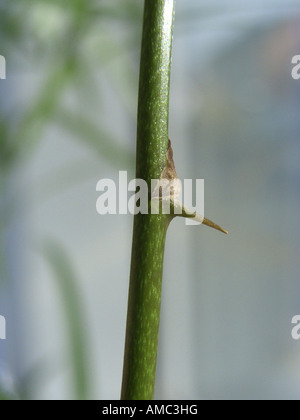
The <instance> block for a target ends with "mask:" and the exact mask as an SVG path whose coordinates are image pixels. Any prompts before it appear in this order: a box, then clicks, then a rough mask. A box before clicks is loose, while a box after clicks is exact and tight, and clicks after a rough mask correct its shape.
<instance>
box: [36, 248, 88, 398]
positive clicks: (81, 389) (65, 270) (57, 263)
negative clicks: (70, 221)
mask: <svg viewBox="0 0 300 420" xmlns="http://www.w3.org/2000/svg"><path fill="white" fill-rule="evenodd" d="M44 254H45V256H46V258H47V260H48V261H49V263H50V264H51V266H52V268H53V271H54V273H55V278H56V280H57V284H58V286H59V291H60V296H61V297H62V300H63V307H64V314H65V317H66V322H67V324H68V328H67V329H66V331H67V332H68V334H67V339H68V342H69V351H68V354H69V355H70V359H71V364H70V366H71V369H72V376H73V378H72V379H73V380H72V383H73V389H74V398H75V399H76V400H86V399H88V398H89V383H90V381H89V375H88V356H87V354H86V348H87V343H86V339H85V329H86V322H85V321H84V320H85V317H84V314H83V305H82V298H81V295H80V293H79V290H77V287H76V282H75V275H74V273H73V270H72V267H71V264H70V263H69V260H68V258H67V257H66V255H65V252H64V250H63V249H62V248H61V247H60V246H59V245H58V243H57V242H54V241H52V240H51V241H50V240H47V241H46V243H45V246H44Z"/></svg>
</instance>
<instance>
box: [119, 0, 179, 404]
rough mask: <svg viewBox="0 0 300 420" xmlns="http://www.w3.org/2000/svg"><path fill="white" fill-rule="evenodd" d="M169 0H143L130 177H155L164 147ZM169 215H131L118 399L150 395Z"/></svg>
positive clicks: (170, 20)
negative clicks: (133, 161)
mask: <svg viewBox="0 0 300 420" xmlns="http://www.w3.org/2000/svg"><path fill="white" fill-rule="evenodd" d="M173 10H174V2H173V0H145V4H144V18H143V37H142V49H141V61H140V81H139V102H138V124H137V149H136V178H141V179H144V180H146V181H147V183H148V185H149V186H150V183H151V179H159V178H160V175H161V173H162V170H163V168H164V166H165V164H166V151H167V147H168V119H169V84H170V63H171V47H172V29H173ZM169 222H170V215H165V214H158V215H154V214H153V215H152V214H148V215H145V214H137V215H136V216H135V217H134V227H133V242H132V256H131V274H130V286H129V298H128V314H127V328H126V342H125V354H124V371H123V383H122V392H121V398H122V399H133V400H140V399H152V398H153V395H154V387H155V373H156V360H157V348H158V335H159V319H160V302H161V284H162V270H163V256H164V246H165V236H166V231H167V227H168V224H169Z"/></svg>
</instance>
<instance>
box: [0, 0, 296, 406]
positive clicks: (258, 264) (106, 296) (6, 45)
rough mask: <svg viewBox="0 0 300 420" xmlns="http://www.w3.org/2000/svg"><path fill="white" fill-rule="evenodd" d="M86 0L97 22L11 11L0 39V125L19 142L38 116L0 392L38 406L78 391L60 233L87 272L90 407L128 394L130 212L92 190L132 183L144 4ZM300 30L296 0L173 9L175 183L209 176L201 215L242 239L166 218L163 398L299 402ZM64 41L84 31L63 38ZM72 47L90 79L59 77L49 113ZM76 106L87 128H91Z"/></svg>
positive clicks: (2, 347) (14, 202)
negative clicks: (296, 71)
mask: <svg viewBox="0 0 300 420" xmlns="http://www.w3.org/2000/svg"><path fill="white" fill-rule="evenodd" d="M87 3H89V5H90V8H91V10H92V12H91V14H90V15H88V16H87V17H86V18H85V19H83V18H82V14H80V13H79V16H77V15H76V16H77V17H76V16H75V14H74V13H73V11H72V8H71V6H70V5H69V6H68V7H62V5H61V4H60V2H48V1H44V2H43V1H30V2H16V1H11V2H7V1H3V2H2V3H1V8H2V12H3V11H6V13H5V15H6V14H7V15H8V18H7V21H8V22H10V25H12V22H15V23H16V30H15V32H12V34H11V33H10V32H9V31H8V35H6V38H5V37H4V36H2V38H1V42H0V54H2V55H5V56H6V58H7V80H6V81H0V112H1V124H2V126H5V127H6V130H8V131H9V132H10V133H11V137H10V138H12V139H14V136H15V134H14V133H15V131H17V130H16V127H18V125H19V126H21V123H20V121H22V117H23V116H24V115H26V113H28V114H29V116H27V120H26V124H25V123H24V124H25V128H24V130H27V132H26V133H25V134H24V143H23V144H24V145H25V147H24V149H25V151H24V153H23V152H22V153H23V155H24V156H25V157H24V158H23V157H22V159H20V160H18V161H17V164H16V165H15V166H14V167H12V170H10V171H9V172H8V175H5V177H4V176H3V175H2V181H3V183H2V184H1V196H0V202H1V204H2V206H1V209H2V214H1V215H0V217H2V218H3V225H2V226H3V229H2V232H1V246H2V249H1V252H2V259H1V263H2V270H1V289H0V290H1V297H0V314H1V315H5V316H6V320H7V340H6V341H0V383H1V385H2V388H4V389H6V390H8V391H9V392H12V393H13V394H14V395H17V396H20V395H23V394H24V395H25V396H26V398H31V399H41V398H43V399H44V398H45V399H65V398H72V397H74V394H73V384H72V376H71V366H70V357H69V347H68V338H67V337H68V332H67V328H68V325H67V323H66V319H65V309H66V308H65V305H64V301H63V299H62V298H61V294H60V289H59V286H58V282H57V279H55V273H54V271H53V270H52V269H51V266H50V264H49V262H48V261H47V257H46V256H45V253H44V252H43V244H44V241H45V240H48V239H49V238H51V240H53V241H55V242H56V243H58V244H59V245H60V246H61V247H62V249H63V250H64V252H65V254H66V255H67V256H68V258H69V262H70V264H71V266H72V269H73V272H74V273H75V276H74V281H75V284H76V286H77V287H78V290H79V293H80V301H81V307H82V312H83V314H84V333H85V337H86V346H85V351H86V354H87V357H88V361H89V363H88V365H89V381H90V388H91V390H90V398H95V399H96V398H97V399H99V398H100V399H118V398H119V392H120V384H121V375H122V362H123V360H122V359H123V346H124V334H125V322H126V307H127V291H128V277H129V267H130V251H131V234H132V216H130V215H128V216H111V215H108V216H99V215H97V213H96V208H95V204H96V199H97V197H98V195H97V193H96V183H97V181H98V180H99V179H100V178H113V179H115V180H117V179H118V171H119V170H128V171H129V176H131V177H134V165H133V163H132V162H133V159H134V152H135V132H136V107H137V88H138V68H139V49H140V36H141V18H142V7H143V2H142V1H141V0H140V1H139V0H126V1H125V0H113V1H111V0H110V1H90V2H87ZM112 4H113V6H112ZM22 7H23V8H22ZM101 7H102V8H103V10H102V11H101V10H100V12H99V11H98V9H101ZM93 8H94V9H93ZM107 9H108V10H110V9H115V12H114V13H107ZM97 11H98V12H97ZM97 13H98V14H97ZM105 13H106V14H105ZM11 16H12V18H11ZM74 16H75V17H76V18H74ZM9 19H11V21H10V20H9ZM76 19H77V20H76ZM20 22H22V24H21V23H20ZM74 22H75V23H74ZM18 25H20V27H21V29H22V30H20V31H19V32H20V33H18ZM72 25H73V26H74V27H72ZM76 25H77V26H76ZM299 25H300V6H299V2H298V1H296V0H295V1H292V0H289V1H287V0H281V1H280V0H278V1H275V0H268V1H267V0H264V1H258V0H257V1H252V2H241V1H229V0H226V1H211V0H210V1H208V0H203V1H198V0H197V1H196V0H184V1H183V0H177V2H176V17H175V27H174V38H173V58H172V73H171V91H170V92H171V93H170V121H169V133H170V138H171V139H172V144H173V149H174V158H175V163H176V168H177V173H178V175H179V176H180V177H181V178H193V179H195V178H204V179H205V214H206V216H207V217H209V218H211V219H212V220H214V221H216V222H217V223H220V224H221V225H222V226H224V227H225V228H227V229H228V230H229V232H230V234H229V235H228V236H225V235H222V234H221V233H219V232H217V231H213V230H211V229H208V228H207V227H205V226H199V227H198V226H186V225H185V223H184V220H179V219H178V220H175V221H174V222H172V224H171V227H170V229H169V232H168V236H167V242H166V251H165V265H164V280H163V292H162V312H161V329H160V345H159V356H158V368H157V386H156V398H157V399H298V398H299V397H300V341H294V340H292V337H291V330H292V324H291V319H292V317H293V316H294V315H297V314H300V279H299V272H300V261H299V250H300V243H299V233H300V232H299V230H300V223H299V208H300V196H299V183H300V169H299V168H300V165H299V162H300V142H299V132H300V123H299V121H300V119H299V114H300V80H298V81H296V80H293V79H292V77H291V69H292V65H291V59H292V57H293V56H294V55H297V54H300V30H299V28H300V26H299ZM10 28H13V27H12V26H10ZM70 28H71V29H70ZM5 29H7V28H6V27H5V20H3V22H2V31H3V33H5V32H4V30H5ZM68 31H69V32H68ZM72 31H73V32H72ZM66 33H67V34H73V35H74V34H75V35H74V36H72V37H71V36H70V40H69V44H68V42H66ZM73 49H74V51H76V54H75V57H76V58H75V63H76V66H77V67H76V66H75V67H76V68H79V69H80V70H78V75H77V76H75V77H73V78H71V76H70V75H69V74H68V73H67V76H66V75H65V77H66V79H67V82H65V81H64V80H63V81H61V79H59V77H57V78H58V80H56V81H55V83H54V84H53V86H56V87H57V86H58V87H57V90H58V91H59V95H58V97H59V99H57V98H55V101H54V105H53V104H52V105H53V109H52V108H51V104H50V105H49V104H48V103H47V101H46V100H45V101H46V105H45V109H44V108H43V109H44V111H43V112H44V114H43V113H42V112H41V114H42V115H39V112H38V110H39V109H41V108H42V105H43V102H37V103H38V110H36V109H34V104H35V103H36V98H38V97H39V94H40V93H41V92H42V91H43V88H44V86H45V83H46V82H47V80H48V76H49V75H51V74H52V72H53V71H54V70H55V69H56V68H59V67H61V66H63V65H64V62H65V61H66V60H67V59H68V57H69V55H70V54H72V52H73ZM53 69H54V70H53ZM62 78H63V77H62ZM68 78H69V79H71V81H70V82H69V79H68ZM51 93H53V90H52V89H50V91H49V92H48V91H47V92H46V94H45V95H46V98H47V97H48V96H50V95H51ZM47 95H48V96H47ZM41 104H42V105H41ZM47 104H48V105H47ZM47 106H48V108H47ZM30 107H32V108H33V111H32V113H31V114H30V112H29V111H30ZM49 107H50V111H49ZM28 110H29V111H28ZM64 112H65V114H68V113H69V114H72V115H74V116H76V115H77V116H84V118H86V120H87V121H88V122H89V123H90V125H89V124H87V126H88V127H87V128H86V129H85V130H82V131H80V129H79V128H78V127H76V125H75V124H74V119H75V120H76V118H74V119H73V120H70V121H71V122H66V121H68V118H67V117H66V115H65V114H64ZM69 114H68V115H69ZM45 115H46V117H45ZM30 118H31V119H30ZM79 124H81V122H80V120H79ZM83 125H84V124H81V125H80V126H83ZM91 127H92V128H91ZM22 130H23V128H22V126H21V134H20V133H18V136H19V137H20V138H21V140H22V141H23V139H22V133H23V131H22ZM3 133H4V134H3V138H5V137H4V135H5V133H6V131H5V132H4V130H3ZM94 133H96V134H95V135H94ZM100 134H101V135H100ZM27 139H29V141H28V140H27ZM32 139H34V140H32ZM98 139H99V142H101V141H102V140H103V144H104V146H103V148H102V149H101V148H99V147H97V146H95V143H97V142H98ZM30 140H32V141H30ZM22 141H21V143H22ZM26 141H28V145H27V143H25V142H26ZM99 151H100V153H99ZM1 153H2V156H5V159H6V155H4V151H3V150H1ZM127 157H128V158H127ZM3 161H5V162H6V160H4V159H2V160H1V162H3ZM2 165H3V163H2ZM5 173H6V172H5ZM5 212H6V215H7V214H8V216H9V217H7V218H4V214H5Z"/></svg>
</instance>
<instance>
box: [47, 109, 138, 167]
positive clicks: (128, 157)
mask: <svg viewBox="0 0 300 420" xmlns="http://www.w3.org/2000/svg"><path fill="white" fill-rule="evenodd" d="M55 121H56V123H58V124H59V126H60V127H62V128H64V129H65V130H67V131H68V132H69V133H72V135H74V136H76V138H77V139H78V140H79V141H81V142H83V143H84V144H86V145H89V146H90V147H91V148H93V149H94V150H95V151H96V152H97V153H99V155H100V156H102V157H103V158H105V159H108V160H110V161H111V163H113V164H114V165H116V166H117V167H126V168H128V167H133V164H134V154H133V152H132V153H131V152H129V151H128V150H126V149H125V148H123V147H122V146H121V145H120V144H118V143H117V142H116V140H114V139H113V138H112V136H111V135H110V134H108V133H105V132H104V130H103V129H101V128H100V127H99V126H98V125H96V124H95V123H94V122H93V121H91V120H89V119H88V117H86V116H84V115H82V114H81V113H76V112H72V111H69V110H66V109H63V108H61V109H60V110H59V111H58V112H57V113H56V114H55Z"/></svg>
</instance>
